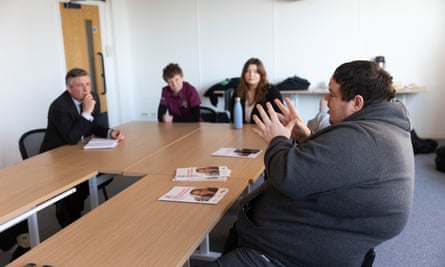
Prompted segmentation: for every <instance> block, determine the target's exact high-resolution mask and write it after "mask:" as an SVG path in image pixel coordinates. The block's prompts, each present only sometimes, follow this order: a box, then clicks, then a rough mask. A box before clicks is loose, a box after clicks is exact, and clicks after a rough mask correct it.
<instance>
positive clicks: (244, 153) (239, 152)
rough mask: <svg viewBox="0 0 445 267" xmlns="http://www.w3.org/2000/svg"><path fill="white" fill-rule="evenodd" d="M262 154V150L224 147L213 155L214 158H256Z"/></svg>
mask: <svg viewBox="0 0 445 267" xmlns="http://www.w3.org/2000/svg"><path fill="white" fill-rule="evenodd" d="M260 153H261V149H256V148H235V147H222V148H220V149H218V150H217V151H216V152H214V153H212V156H221V157H235V158H249V159H251V158H256V157H257V156H258V155H259V154H260Z"/></svg>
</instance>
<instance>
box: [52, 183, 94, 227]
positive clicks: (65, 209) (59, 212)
mask: <svg viewBox="0 0 445 267" xmlns="http://www.w3.org/2000/svg"><path fill="white" fill-rule="evenodd" d="M88 194H89V188H88V181H85V182H83V183H81V184H79V185H78V186H76V192H74V193H73V194H71V195H69V196H67V197H65V198H63V199H61V200H60V201H58V202H57V203H56V217H57V221H58V222H59V224H60V226H62V227H65V226H67V225H69V224H70V223H72V222H74V221H75V220H77V219H79V218H80V216H81V213H82V211H83V210H84V202H85V199H86V198H87V197H88Z"/></svg>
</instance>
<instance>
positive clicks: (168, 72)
mask: <svg viewBox="0 0 445 267" xmlns="http://www.w3.org/2000/svg"><path fill="white" fill-rule="evenodd" d="M176 74H179V75H181V76H182V69H181V67H179V65H178V64H175V63H170V64H168V65H167V66H166V67H165V68H164V70H163V71H162V78H163V79H164V81H165V82H167V80H168V79H170V78H173V76H175V75H176Z"/></svg>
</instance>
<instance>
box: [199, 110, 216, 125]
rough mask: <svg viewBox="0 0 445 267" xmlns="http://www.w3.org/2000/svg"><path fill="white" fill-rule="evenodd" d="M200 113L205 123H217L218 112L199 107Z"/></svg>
mask: <svg viewBox="0 0 445 267" xmlns="http://www.w3.org/2000/svg"><path fill="white" fill-rule="evenodd" d="M199 113H200V114H201V118H202V119H203V120H204V121H205V122H216V111H215V110H214V109H212V108H209V107H204V106H199Z"/></svg>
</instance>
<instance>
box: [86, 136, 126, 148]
mask: <svg viewBox="0 0 445 267" xmlns="http://www.w3.org/2000/svg"><path fill="white" fill-rule="evenodd" d="M118 143H119V141H118V140H115V139H107V138H97V137H93V138H91V139H90V141H88V143H87V144H86V145H84V146H83V149H104V148H114V147H116V146H117V144H118Z"/></svg>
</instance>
